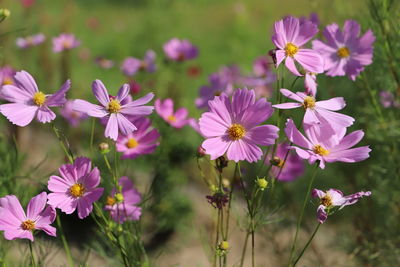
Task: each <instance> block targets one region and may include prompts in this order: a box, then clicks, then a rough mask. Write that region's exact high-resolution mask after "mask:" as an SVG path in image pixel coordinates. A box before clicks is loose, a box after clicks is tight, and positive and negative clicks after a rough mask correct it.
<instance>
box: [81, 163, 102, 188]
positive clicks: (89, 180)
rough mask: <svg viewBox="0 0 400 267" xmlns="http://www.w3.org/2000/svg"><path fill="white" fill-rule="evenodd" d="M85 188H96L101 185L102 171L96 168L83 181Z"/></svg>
mask: <svg viewBox="0 0 400 267" xmlns="http://www.w3.org/2000/svg"><path fill="white" fill-rule="evenodd" d="M82 182H83V184H84V185H85V188H89V189H90V188H95V187H97V186H98V185H99V184H100V171H99V169H98V168H97V167H96V168H94V169H93V170H92V171H91V172H90V173H89V174H87V175H85V176H84V178H83V179H82Z"/></svg>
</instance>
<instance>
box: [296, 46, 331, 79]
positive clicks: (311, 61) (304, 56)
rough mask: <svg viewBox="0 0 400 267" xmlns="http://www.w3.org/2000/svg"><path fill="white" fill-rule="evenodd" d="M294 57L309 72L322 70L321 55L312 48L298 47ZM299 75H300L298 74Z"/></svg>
mask: <svg viewBox="0 0 400 267" xmlns="http://www.w3.org/2000/svg"><path fill="white" fill-rule="evenodd" d="M294 58H295V59H296V60H297V61H298V62H299V63H300V65H301V66H302V67H303V68H304V69H306V70H308V71H309V72H314V73H322V72H324V61H323V59H322V57H321V55H320V54H319V53H318V52H317V51H314V50H312V49H300V50H299V51H298V52H297V53H296V55H295V56H294ZM298 76H301V75H298Z"/></svg>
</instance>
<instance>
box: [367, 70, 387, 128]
mask: <svg viewBox="0 0 400 267" xmlns="http://www.w3.org/2000/svg"><path fill="white" fill-rule="evenodd" d="M361 80H362V81H363V82H364V85H365V87H366V88H367V91H368V94H369V96H370V98H371V102H372V105H373V106H374V109H375V112H376V115H377V117H378V119H379V120H380V122H381V124H382V126H383V127H386V122H385V118H384V117H383V114H382V110H381V108H380V106H379V104H378V101H376V97H375V93H376V92H375V91H373V90H372V88H371V86H370V84H369V82H368V80H367V78H366V77H365V75H364V74H363V73H362V74H361Z"/></svg>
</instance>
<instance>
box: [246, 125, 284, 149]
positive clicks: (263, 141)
mask: <svg viewBox="0 0 400 267" xmlns="http://www.w3.org/2000/svg"><path fill="white" fill-rule="evenodd" d="M278 131H279V128H278V127H276V126H274V125H261V126H257V127H254V128H253V129H251V130H250V131H248V132H247V133H246V139H249V140H251V141H252V142H254V143H255V144H257V145H262V146H269V145H272V144H274V143H275V139H277V138H278V137H279V135H278Z"/></svg>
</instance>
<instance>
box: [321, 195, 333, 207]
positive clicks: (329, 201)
mask: <svg viewBox="0 0 400 267" xmlns="http://www.w3.org/2000/svg"><path fill="white" fill-rule="evenodd" d="M321 205H324V206H325V207H330V206H332V198H331V196H330V195H328V194H326V195H325V196H323V197H322V198H321Z"/></svg>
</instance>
